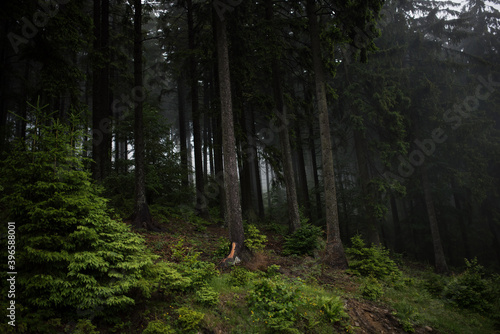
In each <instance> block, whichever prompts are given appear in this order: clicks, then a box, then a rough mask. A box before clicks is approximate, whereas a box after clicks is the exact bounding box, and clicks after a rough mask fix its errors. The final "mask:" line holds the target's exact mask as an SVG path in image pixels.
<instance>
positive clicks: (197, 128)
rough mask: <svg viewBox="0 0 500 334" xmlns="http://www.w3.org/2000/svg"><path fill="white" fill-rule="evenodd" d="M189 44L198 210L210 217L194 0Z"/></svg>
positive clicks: (189, 9) (189, 1) (189, 14)
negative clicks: (196, 54) (199, 93)
mask: <svg viewBox="0 0 500 334" xmlns="http://www.w3.org/2000/svg"><path fill="white" fill-rule="evenodd" d="M186 3H187V21H188V44H189V49H190V50H191V55H190V56H189V69H190V72H191V73H190V74H191V113H192V115H193V141H194V170H195V182H196V211H197V213H198V214H199V215H200V216H201V217H204V218H208V207H207V203H206V197H205V177H204V176H203V160H202V152H201V150H202V147H201V146H202V139H201V125H200V121H201V117H202V115H201V113H200V108H199V100H198V98H199V97H198V71H197V64H196V56H195V48H196V46H195V40H194V38H195V31H194V18H193V10H194V8H193V2H192V0H187V1H186Z"/></svg>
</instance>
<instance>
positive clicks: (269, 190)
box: [266, 161, 272, 211]
mask: <svg viewBox="0 0 500 334" xmlns="http://www.w3.org/2000/svg"><path fill="white" fill-rule="evenodd" d="M269 173H270V171H269V163H268V162H267V161H266V192H267V210H268V211H270V210H271V204H272V203H271V182H270V177H269Z"/></svg>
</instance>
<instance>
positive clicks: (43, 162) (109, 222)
mask: <svg viewBox="0 0 500 334" xmlns="http://www.w3.org/2000/svg"><path fill="white" fill-rule="evenodd" d="M30 106H31V108H32V109H33V112H32V115H31V116H30V118H31V119H29V120H27V121H28V124H30V126H29V127H28V128H29V134H28V135H27V137H26V140H19V141H17V143H16V144H15V145H14V147H15V149H14V151H13V152H12V154H10V155H9V156H8V158H7V159H6V160H5V161H4V164H3V166H1V170H2V173H1V176H0V179H1V184H2V186H3V187H4V191H5V194H6V196H4V197H3V199H2V200H1V201H2V202H4V203H2V204H3V205H4V207H7V208H9V219H10V221H15V222H16V227H17V245H16V250H17V255H16V260H17V263H16V269H17V271H18V272H19V273H20V274H19V275H18V291H19V293H20V298H19V299H18V300H19V301H22V302H23V305H25V306H28V309H30V308H32V310H34V309H51V310H54V311H56V312H57V313H59V312H60V311H61V313H62V311H63V310H64V311H66V312H68V313H72V314H73V315H77V314H82V312H85V313H88V312H92V313H93V314H99V313H102V312H105V311H106V308H107V307H115V308H116V307H122V306H125V305H128V304H133V303H134V299H133V298H132V297H131V294H130V293H131V292H132V290H133V289H135V288H141V289H142V290H143V292H146V293H149V289H150V285H148V284H147V280H146V279H145V278H144V276H145V274H146V272H147V271H148V270H149V268H150V267H151V265H152V264H153V261H154V256H153V255H151V254H150V253H149V252H148V251H147V250H146V246H145V244H144V240H143V239H142V237H140V236H139V235H137V234H135V233H133V232H132V231H131V230H130V228H129V227H128V226H127V225H125V224H124V223H122V222H120V221H117V220H114V219H112V218H111V217H110V212H109V211H108V209H107V207H106V200H105V199H104V198H102V197H100V196H99V195H100V190H99V188H98V187H97V186H96V185H95V184H93V183H92V182H91V177H90V173H89V172H88V171H86V170H85V169H84V164H83V161H84V159H83V158H82V154H81V153H82V149H83V145H82V142H83V141H82V139H83V137H84V134H83V131H81V130H77V129H76V128H77V126H76V124H77V117H71V121H70V122H69V125H68V124H66V123H64V122H62V121H61V120H58V119H54V118H52V117H51V115H48V114H46V113H45V112H44V108H43V107H40V105H39V104H37V105H36V106H32V105H30Z"/></svg>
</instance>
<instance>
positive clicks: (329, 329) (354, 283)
mask: <svg viewBox="0 0 500 334" xmlns="http://www.w3.org/2000/svg"><path fill="white" fill-rule="evenodd" d="M188 218H189V217H188ZM188 221H191V222H190V223H188ZM163 226H164V227H165V232H154V233H153V232H146V231H140V232H139V233H140V234H141V235H142V236H143V237H144V239H145V240H146V243H147V246H148V248H149V249H150V250H151V251H152V252H153V253H155V254H156V255H158V256H159V260H158V262H157V266H156V267H155V268H156V269H155V270H156V271H157V273H156V277H160V279H159V280H158V283H156V284H157V286H156V292H155V293H153V295H152V296H151V297H150V298H144V297H140V298H137V299H136V304H135V305H134V306H132V307H130V308H129V309H127V310H121V311H120V313H116V314H115V315H114V317H109V316H108V317H106V318H102V317H99V316H98V315H90V316H89V315H83V316H81V318H83V319H80V320H77V321H73V322H71V323H69V324H64V322H63V323H61V320H60V319H52V320H51V321H52V323H51V324H45V325H46V326H45V327H47V328H49V327H51V328H52V329H53V330H52V332H51V333H56V332H59V333H131V334H132V333H134V334H135V333H146V334H155V333H170V334H174V333H188V334H189V333H193V334H194V333H238V334H245V333H259V334H261V333H430V332H432V333H495V332H496V331H495V319H496V320H497V321H498V317H495V312H496V311H497V310H498V309H499V308H498V305H496V304H495V303H498V299H499V298H498V297H499V296H498V295H495V294H498V289H495V288H494V286H495V285H496V286H498V283H499V280H498V276H492V278H490V279H484V280H483V278H484V275H483V273H482V272H481V270H482V267H480V266H479V265H478V264H477V263H476V262H474V261H471V262H469V263H468V268H467V270H466V271H465V272H463V273H461V274H459V275H455V276H451V277H443V276H439V275H435V274H433V273H432V271H431V270H430V269H429V268H425V269H422V268H421V265H420V268H418V266H416V265H413V264H411V263H409V262H403V261H401V260H400V259H399V260H398V261H393V260H391V259H390V258H389V253H388V252H387V251H386V250H384V249H382V248H377V247H368V246H366V245H365V244H364V243H363V242H362V241H361V239H359V238H353V240H352V247H351V248H349V249H348V254H349V260H350V263H351V268H350V269H349V270H347V271H338V270H333V269H331V268H329V267H326V266H324V265H322V263H321V261H320V260H319V258H317V251H316V250H311V251H306V252H304V253H305V254H316V257H313V256H310V255H303V256H300V255H289V256H284V255H283V254H282V253H283V247H284V246H283V245H284V244H285V239H284V238H283V236H281V235H279V234H278V233H275V232H272V231H265V228H263V227H262V228H261V227H259V228H256V227H255V226H253V227H250V228H249V227H248V226H247V227H246V230H247V231H251V233H250V234H249V235H251V236H252V240H250V243H249V244H251V245H252V247H253V249H254V250H255V251H256V252H255V256H254V258H253V260H252V261H251V262H249V263H244V264H241V265H237V266H234V267H230V268H224V269H223V268H220V267H219V264H220V261H221V260H222V259H223V258H224V257H225V256H226V255H227V254H228V252H229V244H228V242H227V239H226V236H227V230H226V229H224V228H222V227H220V226H215V225H210V224H208V223H206V222H202V221H200V220H199V219H196V220H189V219H186V217H180V216H175V217H171V218H170V219H169V220H168V223H163ZM172 231H176V232H175V233H172ZM261 231H264V232H261ZM262 234H265V236H266V237H265V238H264V237H263V236H262ZM307 237H310V235H309V234H307ZM318 244H321V241H320V242H319V243H318ZM153 276H154V275H153ZM478 280H483V281H481V282H482V283H478ZM471 282H474V283H475V284H472V283H471ZM478 289H479V290H481V289H482V290H481V291H479V290H478ZM469 290H470V291H469ZM495 298H496V299H495ZM497 325H498V323H497ZM497 330H498V328H497ZM48 332H50V331H48Z"/></svg>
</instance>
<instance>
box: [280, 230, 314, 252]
mask: <svg viewBox="0 0 500 334" xmlns="http://www.w3.org/2000/svg"><path fill="white" fill-rule="evenodd" d="M321 234H322V230H321V228H320V227H318V226H314V225H310V224H302V226H301V227H300V228H299V229H298V230H297V231H295V232H294V233H293V234H292V235H291V236H289V237H285V242H284V244H283V255H291V254H296V255H311V256H312V255H313V254H314V251H315V250H316V249H318V246H319V240H318V239H319V237H320V236H321Z"/></svg>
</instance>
